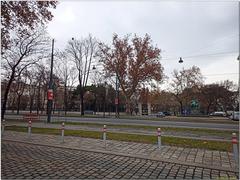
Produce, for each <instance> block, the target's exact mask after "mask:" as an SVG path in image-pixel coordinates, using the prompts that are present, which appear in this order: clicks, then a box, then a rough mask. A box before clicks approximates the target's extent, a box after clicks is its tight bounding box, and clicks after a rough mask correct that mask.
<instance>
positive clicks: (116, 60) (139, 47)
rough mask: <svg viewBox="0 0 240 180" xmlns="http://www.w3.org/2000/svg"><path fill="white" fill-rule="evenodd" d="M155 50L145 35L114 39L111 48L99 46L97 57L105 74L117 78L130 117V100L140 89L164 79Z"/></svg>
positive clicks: (103, 45)
mask: <svg viewBox="0 0 240 180" xmlns="http://www.w3.org/2000/svg"><path fill="white" fill-rule="evenodd" d="M160 52H161V50H160V49H159V48H158V47H155V46H153V45H152V40H151V38H150V36H149V35H148V34H146V35H145V36H144V37H143V38H141V37H138V36H137V35H134V37H133V38H132V39H130V36H129V35H127V36H125V37H123V38H120V37H119V36H118V35H116V34H115V35H114V36H113V40H112V45H111V46H110V45H107V44H104V43H100V44H99V51H98V56H99V57H100V60H101V61H102V62H103V63H104V69H105V71H106V74H109V75H110V76H116V75H117V79H118V82H119V85H120V88H121V90H122V93H123V95H124V97H125V100H126V112H127V113H130V109H131V105H132V103H131V100H130V99H131V97H132V96H133V95H135V93H136V92H137V90H138V89H140V88H141V86H143V85H145V84H148V85H150V84H151V83H152V82H153V80H156V81H158V82H160V81H162V79H163V67H162V65H161V63H160V61H159V60H160Z"/></svg>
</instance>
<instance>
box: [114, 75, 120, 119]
mask: <svg viewBox="0 0 240 180" xmlns="http://www.w3.org/2000/svg"><path fill="white" fill-rule="evenodd" d="M118 107H119V89H118V72H117V71H116V98H115V109H116V112H115V117H116V118H119V111H118Z"/></svg>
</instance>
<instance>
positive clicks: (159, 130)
mask: <svg viewBox="0 0 240 180" xmlns="http://www.w3.org/2000/svg"><path fill="white" fill-rule="evenodd" d="M157 136H158V148H159V149H160V148H161V146H162V140H161V128H158V129H157Z"/></svg>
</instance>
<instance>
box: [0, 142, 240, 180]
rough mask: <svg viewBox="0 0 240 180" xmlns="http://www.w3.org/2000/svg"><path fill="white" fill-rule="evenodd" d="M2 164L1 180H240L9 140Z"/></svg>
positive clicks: (173, 165)
mask: <svg viewBox="0 0 240 180" xmlns="http://www.w3.org/2000/svg"><path fill="white" fill-rule="evenodd" d="M1 164H2V166H1V172H2V174H1V178H2V179H103V178H104V179H163V178H168V179H174V178H175V179H183V178H184V179H192V178H194V179H200V178H204V179H210V178H214V179H215V178H219V177H220V176H221V177H225V178H227V179H228V178H233V179H237V173H233V172H228V171H220V170H212V169H208V168H200V167H195V166H186V165H181V164H177V163H168V162H162V161H154V160H147V159H141V158H133V157H126V156H119V155H112V154H106V153H94V152H87V151H81V150H71V149H64V148H54V147H47V146H39V145H31V144H24V143H17V142H9V141H3V142H2V159H1Z"/></svg>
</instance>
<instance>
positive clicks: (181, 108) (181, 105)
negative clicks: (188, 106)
mask: <svg viewBox="0 0 240 180" xmlns="http://www.w3.org/2000/svg"><path fill="white" fill-rule="evenodd" d="M179 103H180V114H181V115H182V112H183V103H182V101H181V102H179Z"/></svg>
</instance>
